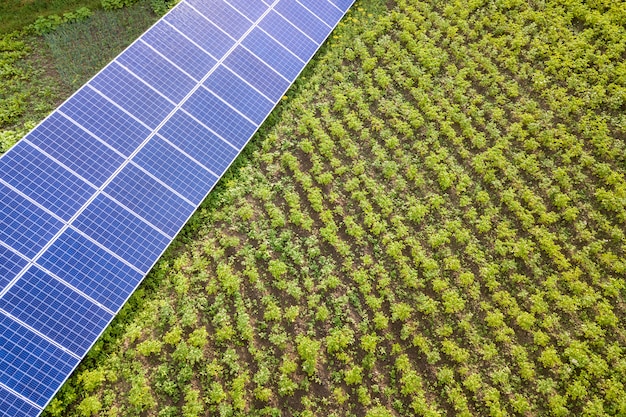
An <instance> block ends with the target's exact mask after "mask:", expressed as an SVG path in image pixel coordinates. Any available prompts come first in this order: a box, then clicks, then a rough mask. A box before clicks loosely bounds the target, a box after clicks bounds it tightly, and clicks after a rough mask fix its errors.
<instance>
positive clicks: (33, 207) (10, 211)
mask: <svg viewBox="0 0 626 417" xmlns="http://www.w3.org/2000/svg"><path fill="white" fill-rule="evenodd" d="M0 201H2V202H3V206H2V209H1V210H0V240H2V241H3V242H4V243H5V244H6V245H8V246H10V247H11V248H13V249H15V250H16V251H18V252H20V253H23V254H24V255H26V256H27V257H28V258H32V257H33V256H35V255H36V254H37V253H38V252H39V251H40V250H41V249H42V248H43V247H44V246H45V245H46V244H47V243H48V241H49V240H50V239H52V237H53V236H54V235H55V234H56V233H57V232H58V231H59V230H61V228H62V227H63V225H64V223H63V221H62V220H61V219H59V218H58V217H56V216H53V215H52V214H51V213H49V212H48V211H47V210H45V209H44V208H42V207H40V206H39V205H37V204H35V203H34V202H33V201H31V200H30V199H28V198H26V197H25V196H24V195H22V194H21V193H18V192H17V191H16V190H15V189H13V188H12V187H10V186H8V184H6V183H5V182H4V180H2V179H0Z"/></svg>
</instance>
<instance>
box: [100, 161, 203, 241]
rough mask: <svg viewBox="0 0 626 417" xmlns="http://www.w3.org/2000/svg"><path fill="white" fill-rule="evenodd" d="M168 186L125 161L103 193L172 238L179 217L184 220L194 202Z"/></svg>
mask: <svg viewBox="0 0 626 417" xmlns="http://www.w3.org/2000/svg"><path fill="white" fill-rule="evenodd" d="M168 188H169V187H166V186H165V185H163V184H160V183H159V182H158V181H156V180H155V179H154V178H153V177H151V176H150V175H148V174H147V173H145V172H144V171H143V170H141V169H140V168H138V167H137V166H136V165H134V164H129V165H127V166H126V167H125V168H124V170H122V172H120V173H119V174H118V175H117V176H116V177H115V178H114V179H113V181H111V182H110V183H109V184H108V185H107V187H106V188H105V189H104V190H103V193H105V194H106V195H107V196H108V197H109V198H112V199H113V200H115V202H117V203H118V204H120V205H121V206H123V207H125V208H126V209H128V210H130V211H132V213H133V214H136V215H137V216H138V217H140V218H142V219H144V220H145V221H147V222H148V223H149V224H150V225H152V226H153V227H154V228H156V229H157V230H159V231H161V232H162V233H163V234H164V235H165V236H167V237H169V238H173V236H174V235H175V234H176V232H177V231H178V229H180V227H181V226H182V220H183V219H187V217H188V216H189V215H190V214H191V213H192V212H193V210H194V209H195V205H194V204H193V203H191V202H190V201H189V200H186V199H183V198H181V197H180V196H178V195H177V194H175V193H174V192H172V190H169V189H168Z"/></svg>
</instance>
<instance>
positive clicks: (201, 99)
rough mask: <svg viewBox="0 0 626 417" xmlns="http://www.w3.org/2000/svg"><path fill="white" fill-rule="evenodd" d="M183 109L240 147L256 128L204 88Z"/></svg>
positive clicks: (197, 91) (194, 94)
mask: <svg viewBox="0 0 626 417" xmlns="http://www.w3.org/2000/svg"><path fill="white" fill-rule="evenodd" d="M183 109H184V110H186V111H188V112H189V113H190V114H191V115H193V116H194V117H195V118H196V119H198V120H199V121H201V122H202V123H203V124H204V125H205V126H207V127H208V128H209V129H211V130H212V131H213V132H215V133H217V134H218V135H219V136H221V137H222V138H224V139H226V140H227V141H228V142H230V143H231V144H233V145H234V146H235V147H237V148H238V149H241V148H242V147H243V145H244V144H245V143H246V141H247V140H248V138H249V137H250V136H252V134H253V133H254V131H255V130H256V126H255V125H253V124H252V123H250V122H249V121H248V120H246V119H244V118H243V117H242V116H241V115H240V114H238V113H237V112H236V111H235V110H233V109H232V108H230V107H229V106H228V105H226V104H224V103H223V102H222V101H220V100H219V99H218V98H217V97H216V96H215V95H214V94H213V93H211V92H209V91H207V90H205V89H204V88H200V89H198V90H196V92H195V93H193V95H192V96H191V97H189V99H188V100H187V101H186V102H185V104H184V105H183Z"/></svg>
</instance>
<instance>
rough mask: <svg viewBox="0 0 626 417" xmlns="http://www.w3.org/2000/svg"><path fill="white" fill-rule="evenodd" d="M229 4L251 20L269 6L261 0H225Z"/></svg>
mask: <svg viewBox="0 0 626 417" xmlns="http://www.w3.org/2000/svg"><path fill="white" fill-rule="evenodd" d="M227 1H228V3H229V4H230V5H232V6H233V7H234V8H235V9H237V10H239V12H240V13H242V14H243V15H245V16H246V17H247V18H248V19H250V20H252V21H253V22H254V21H256V20H257V19H258V18H259V17H261V16H262V15H263V13H265V11H266V10H267V9H268V8H269V6H268V5H267V4H265V3H264V2H263V1H262V0H227Z"/></svg>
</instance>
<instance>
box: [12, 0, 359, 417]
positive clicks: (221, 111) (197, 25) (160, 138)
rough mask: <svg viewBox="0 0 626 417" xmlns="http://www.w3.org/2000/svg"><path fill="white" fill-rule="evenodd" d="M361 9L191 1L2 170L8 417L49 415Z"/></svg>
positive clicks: (345, 2)
mask: <svg viewBox="0 0 626 417" xmlns="http://www.w3.org/2000/svg"><path fill="white" fill-rule="evenodd" d="M351 4H352V1H350V0H332V2H329V1H327V0H181V2H180V3H179V4H178V5H177V6H176V7H175V8H174V9H173V10H172V11H171V12H170V13H168V14H167V15H166V16H165V17H164V18H163V19H162V20H161V21H160V22H158V23H157V24H156V25H155V26H153V27H152V28H151V29H149V30H148V32H146V33H145V34H144V35H142V37H141V38H140V39H139V40H137V41H136V42H135V43H134V44H133V45H132V46H131V47H129V48H128V49H127V50H126V51H124V52H123V53H122V54H121V55H120V56H119V57H118V58H117V59H116V60H115V61H113V62H112V63H110V64H109V65H108V66H107V67H105V68H104V69H103V70H102V71H101V72H100V73H99V74H97V75H96V76H95V77H94V78H93V79H92V80H91V81H89V83H88V84H87V85H85V86H83V88H81V89H80V90H79V91H78V92H77V93H76V94H74V95H73V96H72V97H70V98H69V99H68V100H67V101H66V102H65V103H64V104H63V105H62V106H61V107H60V108H59V109H58V110H57V111H56V112H54V113H52V114H51V115H50V116H49V117H48V118H47V119H46V120H44V121H43V122H42V123H41V124H40V125H38V126H37V127H36V128H35V129H34V130H33V131H32V132H30V133H29V134H28V135H27V137H26V139H25V140H24V141H22V142H20V143H19V144H18V145H16V146H14V147H13V148H12V149H10V150H9V151H8V152H7V153H6V154H5V155H4V156H2V158H0V294H2V296H0V417H15V416H24V417H35V416H37V415H38V414H39V413H40V411H41V410H40V408H42V407H43V406H45V405H46V404H47V403H48V401H49V400H50V399H51V397H52V395H53V394H54V392H56V390H57V389H58V388H59V387H60V385H61V383H62V382H63V381H64V380H65V378H66V377H67V376H68V375H69V374H70V373H71V372H72V370H73V369H74V368H75V366H76V365H77V362H78V360H77V358H79V357H82V356H83V355H84V354H85V353H86V351H87V349H88V348H89V347H90V346H91V345H92V344H93V343H94V342H95V340H96V338H97V337H98V336H99V335H100V334H101V332H102V330H103V329H104V328H105V326H106V325H107V323H109V322H110V320H111V319H112V317H113V315H114V312H116V311H119V309H120V308H121V307H122V305H123V303H124V302H125V300H126V299H127V298H128V297H129V296H130V294H131V293H132V291H133V290H134V289H135V288H136V287H137V285H138V284H139V282H140V281H141V279H142V278H143V277H144V276H145V274H146V273H147V272H148V271H149V269H150V268H151V267H152V265H154V263H155V262H156V261H157V259H158V257H159V256H160V255H161V254H162V253H163V251H164V250H165V248H166V247H167V245H168V244H169V243H170V242H171V240H172V238H173V236H174V235H175V234H176V233H177V232H178V231H179V230H180V228H181V227H182V226H183V224H184V222H185V221H186V220H187V219H188V218H189V216H190V215H191V214H192V212H193V210H194V209H195V208H196V207H197V206H198V204H200V203H201V200H202V199H203V198H204V196H205V195H206V194H207V193H208V191H209V190H210V189H211V188H212V187H213V186H214V184H215V182H216V181H217V179H218V178H220V177H221V176H222V175H223V174H224V172H225V171H226V169H227V168H228V166H229V165H230V164H231V163H232V162H233V160H234V158H235V157H236V156H237V154H238V153H239V150H241V149H242V148H243V147H244V146H245V144H246V143H247V142H248V140H250V138H251V136H252V135H253V134H254V132H255V131H256V129H257V127H258V125H259V124H260V123H262V121H263V120H265V118H266V117H267V115H268V114H269V112H270V111H271V109H272V108H273V107H274V105H275V104H276V103H277V102H278V101H279V100H280V99H281V97H282V96H283V94H284V93H285V91H286V90H287V88H289V86H290V85H291V82H292V80H293V79H294V78H295V77H296V76H297V75H298V74H299V72H300V71H301V69H302V68H303V67H304V65H306V62H308V60H309V59H310V58H311V56H313V55H314V54H315V52H316V50H317V48H318V47H319V44H320V43H321V42H322V41H324V40H325V39H326V37H327V36H328V35H329V34H330V31H331V29H332V26H334V25H335V24H336V22H337V21H338V20H339V19H340V18H341V16H342V14H343V13H342V11H345V10H347V9H348V8H349V6H350V5H351ZM335 6H337V7H338V8H337V7H335Z"/></svg>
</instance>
